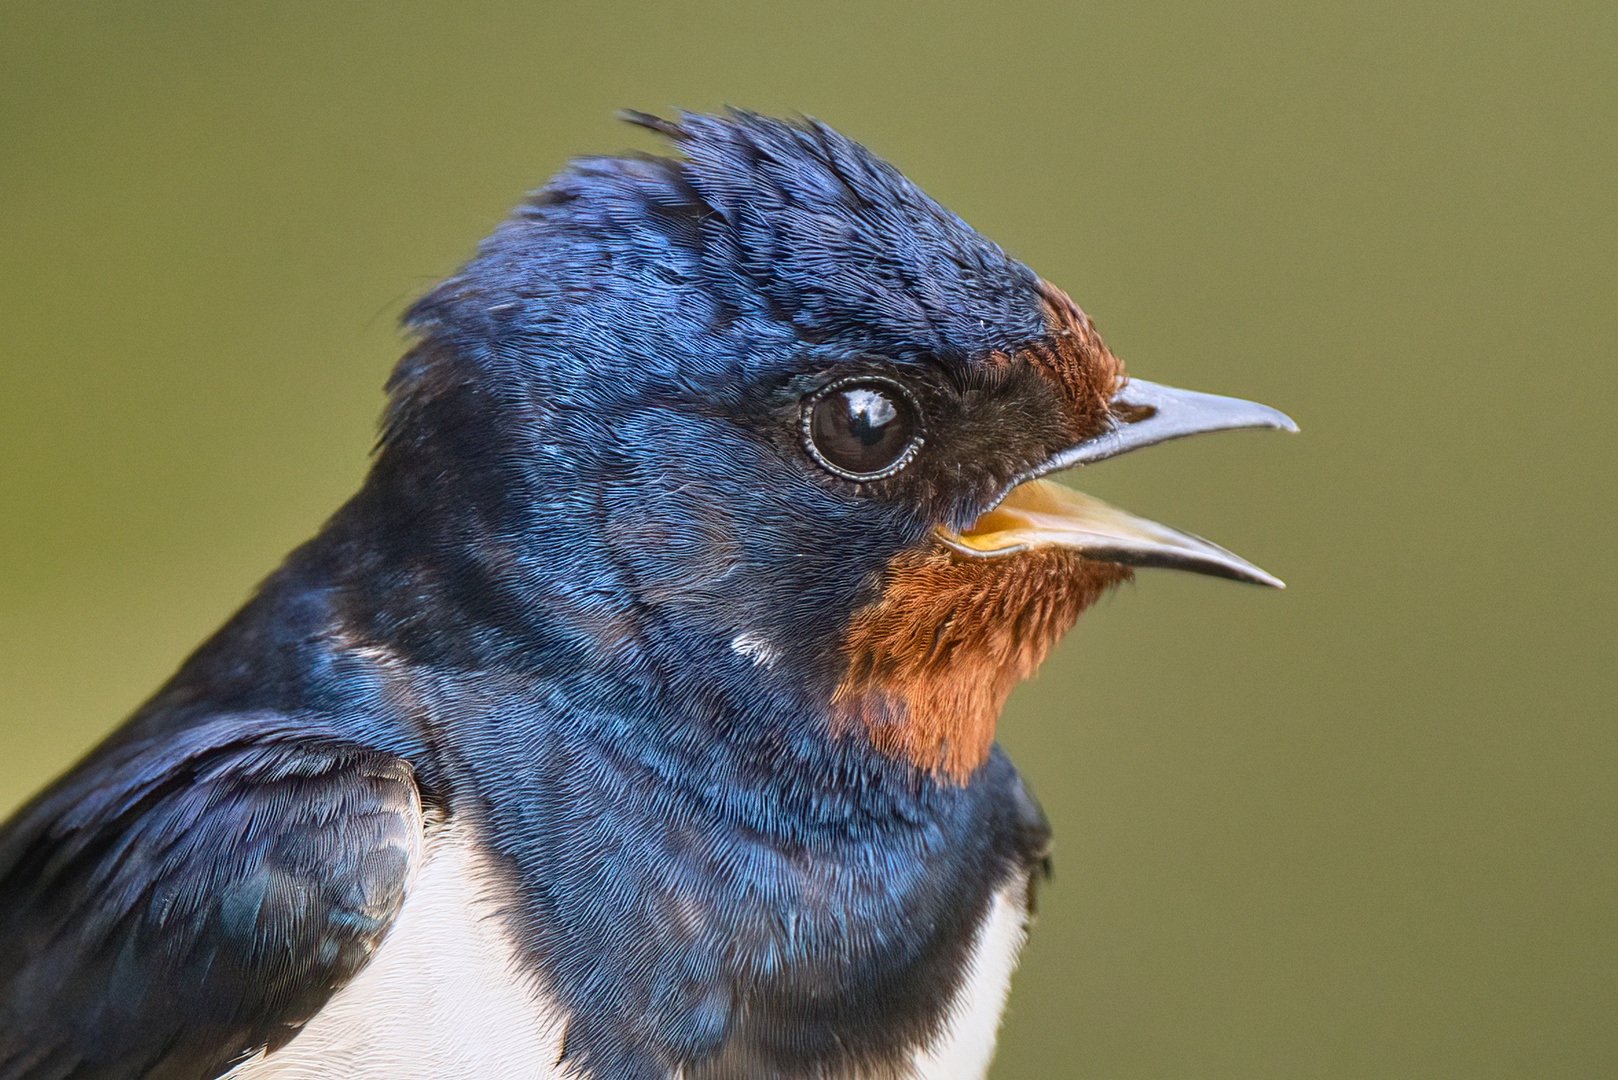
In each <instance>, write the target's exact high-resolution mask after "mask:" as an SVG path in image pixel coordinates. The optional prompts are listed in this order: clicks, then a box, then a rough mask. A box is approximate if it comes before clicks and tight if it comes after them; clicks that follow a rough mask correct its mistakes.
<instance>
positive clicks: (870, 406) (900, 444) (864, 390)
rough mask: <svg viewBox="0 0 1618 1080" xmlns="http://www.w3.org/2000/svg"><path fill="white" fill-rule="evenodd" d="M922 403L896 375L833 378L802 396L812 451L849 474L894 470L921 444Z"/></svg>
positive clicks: (869, 475)
mask: <svg viewBox="0 0 1618 1080" xmlns="http://www.w3.org/2000/svg"><path fill="white" fill-rule="evenodd" d="M922 434H923V431H922V423H921V408H920V406H918V405H917V404H916V399H915V397H914V396H912V395H911V393H910V391H909V390H907V389H905V388H904V386H903V385H901V384H900V383H897V382H895V381H893V380H892V379H883V378H877V377H875V376H870V375H866V376H855V377H854V378H851V379H844V380H843V381H841V382H835V383H832V384H831V385H830V386H828V387H826V388H824V389H822V390H821V391H819V392H818V393H816V394H815V395H814V396H813V397H810V398H809V399H808V400H807V401H805V402H804V408H803V436H804V445H805V446H806V448H807V449H808V451H809V455H810V456H811V457H813V458H814V459H815V460H816V461H817V462H819V463H820V464H821V466H823V467H824V468H825V469H827V470H828V471H829V472H833V473H835V474H837V475H838V476H841V477H843V478H845V479H848V480H880V479H882V478H883V477H887V476H892V475H893V474H894V473H896V472H898V471H899V470H900V469H902V468H904V467H905V466H906V465H908V464H910V459H911V458H913V457H915V456H916V451H917V450H920V449H921V444H922Z"/></svg>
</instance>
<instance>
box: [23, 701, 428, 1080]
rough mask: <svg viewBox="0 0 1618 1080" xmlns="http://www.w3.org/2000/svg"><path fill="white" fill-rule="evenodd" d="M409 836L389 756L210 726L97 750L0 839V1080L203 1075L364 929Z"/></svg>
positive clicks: (194, 1079)
mask: <svg viewBox="0 0 1618 1080" xmlns="http://www.w3.org/2000/svg"><path fill="white" fill-rule="evenodd" d="M421 838H422V812H421V801H420V797H419V794H418V792H417V789H416V784H415V780H414V778H413V776H412V773H411V769H410V766H409V765H408V764H407V763H406V762H404V761H403V760H401V759H400V758H398V757H395V756H393V755H391V754H386V753H382V752H379V751H376V750H370V749H366V748H363V747H360V746H356V745H354V744H352V743H344V742H341V741H335V740H332V741H324V740H311V739H309V738H308V737H307V736H304V737H297V736H295V735H293V734H292V733H291V732H290V731H287V730H285V729H283V730H281V731H279V732H276V731H274V730H273V725H272V726H270V727H268V728H267V727H266V725H265V724H263V723H262V722H242V721H240V720H233V721H219V722H216V723H213V724H209V725H205V726H203V727H199V728H194V729H191V730H189V731H186V732H183V733H180V734H178V735H173V736H169V737H166V738H164V739H161V740H157V741H154V742H149V743H145V744H142V743H140V742H139V741H133V742H127V743H124V744H121V745H120V744H113V745H110V746H108V747H106V748H104V749H103V750H102V751H100V752H98V754H96V755H95V756H93V757H92V758H91V759H90V760H89V761H87V762H85V763H84V764H83V765H81V766H80V767H79V768H78V769H77V770H75V771H74V772H73V773H71V774H70V775H69V776H68V777H67V778H66V779H65V780H63V781H62V782H61V783H59V784H58V785H57V786H56V787H55V788H53V789H51V790H50V791H47V792H46V793H45V794H44V795H42V796H41V797H40V798H39V799H37V800H35V802H34V803H33V804H32V805H31V806H29V807H27V808H26V809H24V810H23V811H22V813H20V814H19V815H18V816H17V818H15V819H14V820H13V821H12V822H11V823H10V824H9V825H8V826H6V829H5V831H4V832H3V833H0V1080H134V1078H137V1077H139V1078H144V1080H206V1078H208V1077H214V1076H217V1075H219V1074H220V1073H221V1072H223V1071H225V1070H226V1069H227V1068H229V1067H230V1065H231V1064H233V1063H234V1062H235V1061H237V1060H240V1059H241V1058H242V1057H244V1056H246V1055H248V1054H251V1053H253V1052H255V1051H256V1050H258V1049H259V1048H261V1047H265V1046H271V1047H273V1046H276V1045H279V1044H280V1043H282V1042H284V1041H285V1040H286V1039H288V1038H290V1037H291V1036H292V1035H293V1034H295V1033H296V1032H297V1030H298V1029H299V1027H300V1026H301V1025H303V1024H304V1023H306V1022H307V1021H308V1020H309V1018H310V1017H311V1016H312V1015H313V1014H314V1013H315V1012H316V1011H317V1010H318V1009H319V1008H320V1007H321V1006H322V1005H323V1004H324V1003H325V1001H326V1000H327V998H329V997H330V996H331V994H332V993H333V991H335V990H336V989H337V988H338V987H339V986H341V985H342V984H343V983H345V982H347V981H348V980H349V979H350V978H351V977H353V975H354V973H355V972H357V971H358V970H359V969H360V967H361V966H363V965H364V963H365V962H366V960H368V959H369V957H370V955H371V953H372V952H373V951H374V949H375V948H376V945H377V943H378V942H379V941H380V940H381V937H382V934H383V932H384V931H385V930H386V929H387V927H388V925H389V923H390V922H392V920H393V917H394V915H395V914H396V913H397V912H398V910H399V905H400V904H401V903H402V901H403V899H404V891H405V887H406V884H407V882H408V880H409V876H410V872H411V869H412V866H413V864H414V863H415V861H416V860H417V858H418V857H419V853H420V848H421Z"/></svg>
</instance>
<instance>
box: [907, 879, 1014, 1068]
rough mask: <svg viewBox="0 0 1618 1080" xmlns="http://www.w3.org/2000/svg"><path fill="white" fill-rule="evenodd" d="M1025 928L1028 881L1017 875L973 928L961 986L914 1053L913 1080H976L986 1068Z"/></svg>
mask: <svg viewBox="0 0 1618 1080" xmlns="http://www.w3.org/2000/svg"><path fill="white" fill-rule="evenodd" d="M1027 926H1028V880H1027V879H1026V878H1022V877H1019V878H1018V879H1016V880H1015V881H1013V882H1011V883H1010V884H1009V885H1007V886H1005V887H1004V888H1002V889H1001V890H1000V891H999V892H997V893H996V894H995V896H994V902H993V903H992V904H990V905H989V911H988V913H987V914H986V915H985V916H984V918H983V922H982V923H981V924H980V925H979V926H978V932H977V941H976V944H974V946H973V948H972V958H971V962H970V965H969V966H968V968H967V974H966V978H965V980H964V981H963V982H962V984H961V989H960V990H959V991H958V992H957V993H956V995H955V1001H954V1002H953V1004H952V1005H951V1007H950V1014H949V1019H948V1021H946V1023H945V1026H944V1030H943V1031H942V1032H940V1033H939V1036H938V1038H936V1039H935V1040H933V1042H932V1043H931V1044H930V1045H928V1046H925V1047H923V1048H922V1049H921V1050H920V1051H918V1052H917V1054H916V1057H915V1064H914V1072H913V1074H912V1076H913V1077H914V1080H979V1078H981V1077H982V1076H983V1074H984V1073H986V1072H988V1071H989V1059H990V1057H992V1056H993V1055H994V1039H995V1034H996V1033H997V1032H998V1031H999V1029H1000V1013H1001V1012H1002V1011H1003V1010H1004V1009H1005V1005H1006V991H1007V990H1009V989H1010V987H1011V972H1012V969H1013V968H1015V967H1016V966H1017V954H1018V953H1019V952H1020V951H1022V944H1023V940H1024V938H1025V937H1026V936H1027Z"/></svg>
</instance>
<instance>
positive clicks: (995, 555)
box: [377, 112, 1292, 782]
mask: <svg viewBox="0 0 1618 1080" xmlns="http://www.w3.org/2000/svg"><path fill="white" fill-rule="evenodd" d="M629 118H630V119H631V120H633V121H634V122H636V123H639V124H641V125H643V126H646V127H650V128H652V129H654V130H656V131H658V132H661V133H662V134H663V135H665V136H666V137H667V138H668V139H669V140H670V141H671V143H672V144H673V146H674V148H675V150H676V151H677V153H676V155H675V156H672V157H648V156H626V157H617V158H602V159H586V160H582V161H578V162H575V163H573V165H572V166H571V167H570V168H569V169H568V170H566V171H565V172H563V173H562V174H561V175H559V176H558V177H556V178H555V179H554V180H552V181H551V182H550V183H549V184H548V185H547V186H546V187H544V188H543V189H542V190H540V191H538V192H536V193H535V194H533V195H532V196H531V197H530V198H529V199H528V200H527V201H526V202H525V203H523V204H522V205H521V206H520V207H519V208H518V209H517V210H516V211H515V212H514V213H513V215H512V216H511V217H510V218H509V219H508V220H507V221H506V222H505V223H504V224H502V225H501V226H500V227H499V228H498V229H497V230H496V231H495V232H494V233H493V235H491V236H490V237H489V238H488V239H487V240H486V241H485V242H484V243H483V245H482V246H481V248H480V249H479V251H478V253H477V255H476V256H475V257H474V258H473V259H472V260H471V261H470V262H469V263H468V264H467V265H466V266H465V267H463V268H462V270H461V271H460V272H459V273H458V274H456V275H455V276H454V277H452V278H450V279H449V280H448V281H446V282H444V283H443V284H442V285H440V286H439V287H438V288H437V289H435V290H434V291H432V292H431V293H430V294H429V295H427V296H426V297H425V298H424V299H422V300H421V301H420V302H419V303H418V304H417V305H416V306H415V307H414V308H413V309H412V310H411V312H410V313H409V315H408V316H407V321H408V323H409V325H410V326H411V327H412V328H413V330H414V331H415V332H416V333H417V334H419V335H420V343H419V344H418V346H417V347H416V348H415V349H414V350H413V351H412V352H411V353H410V354H409V355H408V356H407V357H406V358H405V360H404V361H402V362H401V364H400V366H399V369H398V370H397V372H396V373H395V376H394V378H393V381H392V383H391V387H390V388H391V392H392V406H391V408H390V412H389V416H388V419H387V422H386V429H385V435H384V440H383V444H382V449H381V452H380V456H379V460H378V464H377V474H379V475H382V476H391V477H393V478H394V483H393V489H394V491H395V496H394V497H395V499H396V501H397V502H398V504H399V505H398V507H396V509H395V518H396V521H397V527H398V529H399V530H401V531H402V532H406V533H412V534H418V533H420V534H424V533H425V532H427V531H431V532H432V535H433V537H434V540H433V543H432V549H433V551H434V553H435V556H434V557H435V558H438V559H447V560H448V561H449V563H450V564H451V565H452V569H451V570H450V571H448V572H447V574H448V577H449V578H451V579H453V580H452V584H451V585H450V586H447V587H446V588H447V590H448V591H449V592H451V593H453V594H454V595H455V596H456V597H457V603H459V604H460V605H461V606H463V607H476V608H477V609H478V610H480V611H481V612H483V613H484V618H483V622H484V624H486V626H489V627H496V628H503V629H495V630H488V631H486V635H485V636H486V637H487V639H488V640H489V641H494V640H496V639H498V640H504V641H513V642H521V643H526V644H525V645H524V647H526V648H529V649H530V650H534V649H541V650H542V651H543V650H549V653H550V655H553V656H554V655H562V654H567V655H570V656H574V657H576V658H578V662H579V663H581V664H586V665H587V666H588V664H589V663H590V658H594V659H595V661H599V663H597V664H596V665H595V667H594V668H592V670H598V669H600V668H601V664H608V665H611V666H612V670H613V671H614V672H616V675H617V677H618V678H620V679H629V680H642V681H645V682H648V683H655V684H657V685H659V686H661V687H662V689H663V691H664V692H665V693H668V694H670V695H672V697H673V699H674V700H676V701H679V702H683V703H688V704H689V706H690V707H691V708H693V709H696V708H700V707H704V706H702V705H700V704H699V703H702V702H708V703H713V702H719V703H720V705H717V706H714V707H715V708H720V707H731V706H734V705H735V703H736V702H738V701H756V700H759V699H760V697H759V696H760V695H765V696H771V695H773V697H771V700H790V701H792V702H795V703H796V704H795V705H794V709H795V710H796V712H795V715H801V716H804V717H808V718H810V719H807V720H805V721H804V722H805V723H809V724H818V725H820V727H821V728H822V729H823V730H822V732H821V734H822V736H823V737H825V738H830V739H856V740H864V741H865V742H866V743H867V744H868V745H869V746H870V747H872V748H874V750H875V751H877V752H879V753H881V754H883V755H887V756H890V757H893V758H897V759H902V760H905V761H909V762H910V763H912V764H913V765H915V766H916V767H917V768H918V769H922V770H926V771H928V772H930V773H932V774H934V775H937V776H939V777H941V778H943V779H946V780H949V781H954V782H964V781H965V780H966V779H967V778H969V777H970V775H971V774H972V773H973V771H974V770H975V769H976V768H977V767H978V766H979V765H980V764H981V763H982V762H983V761H984V760H985V759H986V757H987V755H988V752H989V747H990V745H991V743H992V740H993V732H994V726H995V722H996V719H997V717H998V714H999V712H1000V708H1001V706H1002V704H1003V703H1004V700H1005V698H1006V695H1007V694H1008V693H1009V692H1010V690H1011V688H1012V687H1013V686H1014V685H1015V684H1016V683H1017V682H1018V681H1019V680H1020V679H1022V678H1025V677H1026V676H1028V675H1029V674H1031V673H1032V672H1033V671H1034V669H1035V668H1036V667H1037V666H1038V664H1039V663H1040V661H1041V660H1042V659H1043V657H1044V656H1045V654H1046V652H1047V651H1048V649H1049V648H1050V646H1051V645H1052V644H1053V643H1054V642H1055V641H1056V640H1057V639H1058V638H1059V637H1060V636H1061V634H1062V633H1064V632H1065V631H1066V630H1067V629H1068V628H1069V627H1070V626H1071V625H1072V623H1073V622H1074V620H1075V619H1076V618H1077V617H1078V616H1079V614H1080V613H1081V612H1082V611H1083V610H1084V609H1085V608H1086V607H1087V606H1089V605H1090V604H1092V603H1093V602H1094V601H1095V600H1096V599H1097V597H1098V596H1100V595H1101V594H1102V592H1104V591H1105V590H1106V589H1107V588H1108V587H1110V586H1112V585H1115V584H1117V583H1119V582H1121V581H1124V580H1126V579H1127V578H1128V577H1129V576H1130V574H1131V572H1132V568H1133V567H1139V566H1165V567H1175V568H1179V569H1184V570H1191V571H1196V572H1201V573H1208V574H1216V575H1220V576H1224V577H1229V578H1235V579H1238V580H1244V581H1250V582H1256V583H1260V584H1266V585H1275V586H1279V584H1280V582H1278V581H1276V580H1275V579H1274V578H1272V577H1270V576H1269V575H1268V574H1266V573H1264V572H1263V571H1262V570H1259V569H1258V568H1257V567H1255V566H1252V565H1251V564H1249V563H1247V562H1245V561H1243V560H1241V559H1239V558H1237V557H1236V556H1234V555H1232V554H1231V553H1229V552H1227V551H1225V550H1223V549H1222V548H1219V547H1216V546H1214V545H1213V544H1210V543H1208V542H1206V541H1204V540H1200V539H1198V538H1196V537H1193V536H1190V535H1188V534H1185V533H1181V532H1177V531H1175V530H1173V529H1169V528H1166V527H1164V526H1161V525H1157V524H1154V523H1151V522H1148V521H1144V520H1142V519H1140V518H1136V517H1133V516H1131V515H1129V514H1126V513H1124V512H1122V511H1119V510H1116V509H1114V508H1112V507H1109V506H1107V505H1106V504H1104V503H1101V502H1100V501H1098V500H1095V499H1092V498H1089V497H1087V496H1084V495H1082V494H1079V493H1078V492H1075V491H1072V490H1071V489H1069V488H1066V487H1063V486H1059V485H1057V484H1055V483H1053V482H1052V481H1050V480H1048V479H1046V477H1047V476H1048V474H1051V473H1054V472H1057V471H1059V470H1063V469H1068V468H1072V467H1074V466H1078V465H1082V464H1086V463H1089V462H1093V461H1096V460H1099V459H1102V458H1105V457H1110V456H1112V455H1114V454H1118V453H1122V452H1124V451H1126V450H1130V449H1133V448H1136V447H1139V446H1145V445H1148V444H1151V443H1155V442H1161V441H1163V440H1165V439H1171V438H1176V437H1179V436H1182V435H1189V434H1193V433H1196V432H1202V431H1211V430H1215V429H1220V428H1240V427H1277V428H1291V427H1292V424H1291V421H1289V420H1287V419H1286V417H1284V416H1282V415H1281V414H1280V413H1278V412H1275V411H1274V410H1271V409H1268V408H1265V407H1263V406H1259V405H1255V404H1252V403H1249V402H1243V401H1238V400H1235V399H1229V398H1219V397H1214V396H1211V395H1203V394H1194V393H1189V392H1185V391H1178V390H1172V389H1169V388H1166V387H1161V386H1156V385H1154V384H1150V383H1146V382H1143V381H1141V380H1135V379H1130V378H1129V377H1127V376H1126V375H1125V373H1124V367H1123V364H1122V363H1121V362H1120V361H1119V360H1118V359H1117V358H1116V357H1115V356H1114V355H1113V354H1112V352H1111V351H1109V350H1108V348H1107V346H1106V345H1105V344H1104V343H1103V342H1102V339H1101V337H1100V335H1099V334H1098V333H1097V332H1096V329H1095V327H1094V325H1093V324H1092V323H1091V321H1090V320H1089V319H1088V318H1087V317H1086V316H1085V315H1084V313H1083V312H1082V311H1080V309H1079V308H1078V307H1077V306H1076V305H1075V304H1074V303H1073V302H1072V301H1071V300H1070V299H1069V298H1068V297H1067V296H1066V295H1065V294H1064V293H1063V292H1062V291H1061V290H1060V289H1058V288H1056V287H1055V286H1053V285H1051V284H1049V283H1047V282H1045V281H1043V280H1041V279H1040V278H1039V277H1038V276H1036V275H1035V274H1034V273H1033V272H1032V271H1030V270H1029V269H1028V268H1027V267H1025V266H1023V265H1022V264H1020V263H1018V262H1016V261H1015V260H1013V259H1011V258H1009V257H1008V256H1007V255H1006V254H1005V253H1004V252H1002V251H1001V250H1000V249H999V248H998V247H996V246H995V245H994V244H993V243H991V242H989V241H988V240H986V239H984V238H983V237H981V236H979V235H978V234H977V233H976V232H974V231H973V230H972V229H971V228H970V227H969V226H967V225H966V224H965V223H964V222H962V221H961V220H960V219H959V218H957V217H955V216H954V215H953V214H951V213H949V212H948V211H946V210H945V209H943V208H942V207H941V206H939V205H938V204H937V203H935V202H934V201H932V200H931V199H929V198H928V197H927V196H926V195H925V194H923V193H922V192H921V191H920V190H919V189H918V188H916V187H915V186H914V185H913V184H911V183H910V182H909V181H907V180H906V179H905V178H904V177H903V176H901V175H900V174H899V173H898V172H897V171H896V170H895V169H893V168H892V167H891V166H889V165H887V164H886V163H884V162H882V161H881V160H879V159H877V158H876V157H875V156H873V155H872V154H871V153H869V152H868V151H866V150H865V149H864V148H862V147H860V146H858V145H857V144H855V143H853V142H851V141H849V140H848V139H846V138H844V137H843V136H841V135H839V134H837V133H836V132H834V131H832V130H831V129H829V128H827V127H826V126H824V125H822V124H820V123H817V122H814V121H802V122H792V123H789V122H781V121H776V120H771V119H766V118H763V117H760V116H757V115H754V114H751V113H745V112H731V113H729V114H727V115H724V116H698V115H683V116H682V117H681V118H680V119H679V120H677V121H664V120H659V119H656V118H653V117H648V116H644V115H641V114H632V115H631V116H630V117H629ZM406 504H408V506H409V507H410V508H409V509H401V508H400V507H404V506H406ZM429 523H431V524H429ZM446 553H447V554H446ZM727 702H728V703H730V705H729V706H727V705H725V703H727ZM789 711H791V710H789Z"/></svg>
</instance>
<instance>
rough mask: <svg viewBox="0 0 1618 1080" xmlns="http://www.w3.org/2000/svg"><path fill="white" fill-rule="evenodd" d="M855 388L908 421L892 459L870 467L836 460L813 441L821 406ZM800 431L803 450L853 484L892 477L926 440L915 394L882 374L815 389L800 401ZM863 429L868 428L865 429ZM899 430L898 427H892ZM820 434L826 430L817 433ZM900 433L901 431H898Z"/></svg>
mask: <svg viewBox="0 0 1618 1080" xmlns="http://www.w3.org/2000/svg"><path fill="white" fill-rule="evenodd" d="M854 390H871V391H874V392H875V393H876V394H877V395H879V396H880V397H881V398H883V399H884V400H886V401H888V402H891V403H893V404H894V405H896V406H897V408H896V409H895V410H894V412H895V416H894V419H899V420H901V422H905V423H908V425H909V427H910V429H911V430H910V431H909V432H908V434H907V438H906V442H905V444H904V446H903V447H902V448H901V449H899V450H898V451H897V453H895V455H894V456H893V457H892V459H891V460H889V461H887V462H886V463H885V464H882V465H880V466H879V467H876V468H872V469H859V468H856V467H854V465H853V464H852V463H851V462H850V461H848V460H846V459H845V460H844V461H843V462H841V463H839V462H837V461H835V460H833V459H832V455H831V454H830V453H828V452H827V450H824V449H822V448H821V446H820V445H819V443H818V442H817V441H816V434H817V432H816V416H817V414H819V411H820V406H821V405H822V404H824V403H825V402H826V400H827V399H828V398H831V397H832V396H834V395H837V394H848V393H849V392H850V391H854ZM798 426H799V430H800V432H801V433H802V435H803V446H804V450H805V451H806V452H807V453H808V454H809V456H810V457H811V458H813V459H814V461H815V463H816V464H818V465H819V466H820V467H821V468H823V469H825V470H826V471H827V472H829V473H832V474H833V475H835V476H840V477H842V478H843V479H845V480H853V481H855V482H856V483H867V482H869V481H872V480H883V479H886V478H887V477H890V476H893V475H894V474H895V473H898V472H899V471H900V470H902V469H904V467H905V466H907V465H909V464H910V462H911V461H913V460H914V459H915V457H916V454H917V453H918V452H919V451H920V450H921V448H922V445H923V444H924V443H925V442H926V425H925V424H924V423H923V421H922V411H921V405H920V403H919V402H917V401H916V395H915V394H913V393H911V392H910V388H909V387H907V386H905V385H904V384H903V383H901V382H899V381H898V380H897V379H890V378H887V377H885V376H882V375H850V376H847V377H846V378H842V379H838V380H836V381H835V382H831V383H828V384H827V385H825V386H823V387H821V388H820V389H818V390H816V391H815V392H814V393H812V394H810V395H809V396H808V397H806V398H805V399H804V401H803V411H802V414H801V416H800V417H799V422H798ZM863 430H869V429H868V428H866V429H863ZM895 430H896V432H898V429H895ZM820 434H821V435H822V437H825V436H826V435H827V433H826V432H821V433H820ZM901 434H903V433H901Z"/></svg>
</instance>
